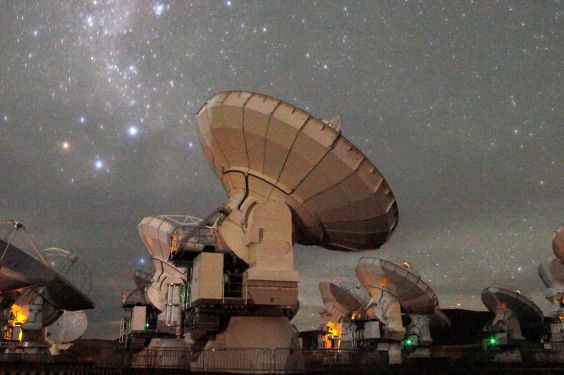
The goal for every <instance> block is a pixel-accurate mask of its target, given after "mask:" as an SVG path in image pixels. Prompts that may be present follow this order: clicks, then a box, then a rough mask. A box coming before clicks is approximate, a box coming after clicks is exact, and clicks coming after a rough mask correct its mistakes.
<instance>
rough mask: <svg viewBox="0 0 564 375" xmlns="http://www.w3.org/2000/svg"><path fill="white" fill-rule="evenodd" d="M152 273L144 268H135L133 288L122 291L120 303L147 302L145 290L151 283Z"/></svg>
mask: <svg viewBox="0 0 564 375" xmlns="http://www.w3.org/2000/svg"><path fill="white" fill-rule="evenodd" d="M151 279H152V275H151V274H150V273H149V272H147V271H145V270H135V272H134V273H133V282H134V283H135V289H133V290H131V291H129V292H127V293H124V296H123V299H122V304H123V305H136V304H141V305H144V304H145V303H147V301H146V298H145V290H146V288H147V287H148V286H150V285H151Z"/></svg>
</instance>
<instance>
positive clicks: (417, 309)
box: [355, 257, 439, 363]
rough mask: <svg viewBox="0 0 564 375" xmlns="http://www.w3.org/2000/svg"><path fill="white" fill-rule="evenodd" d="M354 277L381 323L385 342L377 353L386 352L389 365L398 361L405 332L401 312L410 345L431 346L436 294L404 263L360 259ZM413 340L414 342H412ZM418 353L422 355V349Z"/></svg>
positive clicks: (380, 345) (369, 308) (436, 301)
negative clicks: (408, 320)
mask: <svg viewBox="0 0 564 375" xmlns="http://www.w3.org/2000/svg"><path fill="white" fill-rule="evenodd" d="M355 271H356V275H357V277H358V279H359V280H360V282H361V284H362V285H363V286H364V288H366V290H367V291H368V293H369V294H370V296H371V299H370V302H369V303H368V307H367V308H368V310H369V312H371V313H372V315H373V316H374V317H375V318H376V319H377V320H378V321H379V322H380V323H382V324H383V337H382V339H384V340H385V341H387V342H381V343H379V344H378V350H385V351H388V354H389V358H390V363H400V362H401V351H400V342H401V341H402V340H403V338H404V335H405V333H406V330H405V328H404V327H403V323H402V318H401V313H402V311H403V312H404V313H406V314H409V315H410V318H411V322H412V323H411V325H410V327H409V330H410V331H409V335H410V343H411V344H410V345H421V346H428V345H430V344H431V342H432V340H431V334H430V330H429V322H430V319H431V316H432V314H433V313H434V312H435V310H436V309H437V308H438V305H439V302H438V299H437V296H436V294H435V292H434V291H433V290H432V289H431V288H430V287H429V286H428V285H427V284H426V283H425V282H424V281H423V280H422V279H421V276H419V274H418V273H417V271H416V270H415V269H414V268H413V266H412V265H411V263H409V262H407V261H403V262H400V263H399V264H396V263H394V262H392V261H389V260H385V259H379V258H369V257H363V258H360V260H359V262H358V264H357V266H356V268H355ZM415 341H416V342H415ZM418 354H421V355H425V353H423V352H422V351H421V350H420V351H419V353H418Z"/></svg>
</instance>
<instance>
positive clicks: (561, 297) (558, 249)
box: [538, 226, 564, 320]
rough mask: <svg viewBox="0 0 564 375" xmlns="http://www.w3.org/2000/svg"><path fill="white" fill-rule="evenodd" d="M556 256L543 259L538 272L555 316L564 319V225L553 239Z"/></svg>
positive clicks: (552, 313) (552, 314) (551, 312)
mask: <svg viewBox="0 0 564 375" xmlns="http://www.w3.org/2000/svg"><path fill="white" fill-rule="evenodd" d="M552 250H553V251H554V256H553V257H550V258H548V259H545V260H543V261H542V262H541V263H540V264H539V267H538V274H539V276H540V278H541V279H542V281H543V283H544V285H545V286H546V287H547V290H546V292H545V297H546V299H548V300H549V301H550V303H551V304H552V306H551V310H550V314H551V316H552V317H553V318H556V319H559V320H560V319H564V226H561V227H560V228H558V230H557V231H556V232H555V233H554V237H553V239H552Z"/></svg>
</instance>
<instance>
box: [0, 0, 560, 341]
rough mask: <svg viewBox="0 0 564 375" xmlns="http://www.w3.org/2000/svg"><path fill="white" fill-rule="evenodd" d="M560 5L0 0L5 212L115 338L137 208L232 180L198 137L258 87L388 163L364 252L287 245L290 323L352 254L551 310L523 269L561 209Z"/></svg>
mask: <svg viewBox="0 0 564 375" xmlns="http://www.w3.org/2000/svg"><path fill="white" fill-rule="evenodd" d="M563 12H564V6H563V3H562V2H560V1H548V0H546V1H530V2H505V1H499V2H494V1H484V2H479V1H465V2H458V1H450V0H446V1H422V2H417V1H390V2H384V1H367V2H361V1H356V0H355V1H305V2H302V1H294V0H288V1H257V2H243V1H240V0H226V1H194V2H191V1H178V2H174V1H166V0H144V1H131V0H119V1H117V0H116V1H112V0H90V1H63V2H58V1H41V2H34V1H31V0H29V1H27V0H26V1H15V0H0V181H1V183H0V219H2V218H4V219H7V218H14V219H18V220H21V221H23V222H25V223H27V225H28V229H29V230H30V232H31V233H32V236H33V238H34V240H35V241H36V242H37V243H38V244H39V245H40V246H41V247H50V246H57V247H61V248H65V249H68V250H71V251H73V252H74V253H76V254H77V255H79V256H80V258H81V259H82V261H83V262H84V264H85V265H86V266H88V268H89V269H90V271H91V273H92V285H93V287H92V291H91V293H90V294H91V296H92V298H93V299H94V300H95V302H96V303H97V308H96V309H95V310H93V311H91V312H89V319H90V326H89V330H88V332H87V336H88V337H106V338H115V337H117V335H118V329H117V327H118V326H117V322H118V320H119V319H120V317H121V314H122V312H121V310H120V303H121V293H122V291H123V290H127V289H132V288H133V281H132V273H133V271H134V270H135V269H136V268H143V267H146V268H150V265H149V264H148V263H149V258H148V256H147V255H148V253H147V251H146V250H145V249H144V246H143V244H142V242H141V240H140V238H139V236H138V233H137V228H136V225H137V223H138V222H139V221H140V220H141V219H142V218H143V217H144V216H147V215H157V214H190V215H194V216H199V217H204V216H206V215H207V214H208V213H210V212H211V211H212V210H213V209H215V208H216V207H218V206H219V205H221V204H222V203H223V201H224V200H225V198H226V195H225V193H224V191H223V188H222V186H221V184H220V182H219V180H218V179H217V178H216V176H215V175H214V174H213V172H212V170H211V168H209V166H208V164H207V162H206V160H205V158H204V156H203V154H202V150H201V148H200V145H199V143H198V140H197V135H196V130H195V126H194V125H195V113H196V112H197V111H198V110H199V108H200V107H201V106H202V105H203V103H204V102H205V101H206V100H207V99H208V98H209V97H211V96H212V95H213V94H215V93H216V92H219V91H223V90H229V89H245V90H254V91H258V92H262V93H265V94H268V95H271V96H274V97H277V98H280V99H282V100H285V101H288V102H290V103H292V104H295V105H297V106H299V107H302V108H303V109H305V110H308V111H310V112H311V113H312V114H313V115H316V116H318V117H322V118H330V117H333V116H335V115H339V114H340V115H342V117H343V122H344V124H343V127H342V132H343V134H344V135H345V136H346V137H347V138H349V139H350V140H351V141H352V142H353V143H355V144H356V145H357V146H358V147H359V148H360V149H361V150H362V151H363V152H364V153H365V154H366V155H367V156H368V157H369V158H370V159H371V160H372V161H373V162H374V164H375V165H376V166H377V167H378V169H379V170H380V171H381V172H382V174H383V175H384V176H385V177H386V179H387V181H388V182H389V184H390V186H391V188H392V190H393V192H394V193H395V196H396V199H397V201H398V206H399V212H400V220H399V226H398V228H397V230H396V232H395V233H394V235H393V236H392V238H391V240H390V241H389V242H388V243H387V244H385V245H384V246H383V247H382V248H381V249H380V250H378V251H368V252H364V253H340V252H334V251H329V250H324V249H321V248H316V247H302V246H297V247H296V251H295V259H296V268H297V270H298V271H299V272H300V273H301V277H302V279H301V283H300V300H301V306H302V307H301V311H300V313H299V314H298V316H297V317H296V318H295V319H294V321H293V322H294V323H295V324H296V325H297V326H298V327H299V328H301V329H308V328H312V327H316V326H317V325H318V324H320V323H321V318H320V317H319V315H318V311H319V310H321V309H322V306H321V304H322V302H321V299H320V297H319V293H318V289H317V284H318V282H319V280H321V279H331V278H339V279H342V280H346V281H354V280H355V276H354V271H353V270H354V266H355V264H356V263H357V261H358V259H359V257H360V256H376V255H378V256H395V257H398V258H404V259H409V260H410V261H412V262H413V264H414V265H415V267H416V268H417V269H418V270H419V272H420V273H421V275H422V276H423V277H424V279H425V280H427V281H428V282H429V284H430V285H431V286H432V287H433V288H434V289H435V290H436V292H437V294H438V296H439V300H440V302H441V305H442V306H443V307H445V308H455V307H462V308H471V309H485V308H484V306H483V305H482V303H481V300H480V292H481V290H482V289H483V288H485V287H487V286H490V285H494V284H495V285H502V286H508V287H513V288H519V289H521V290H523V291H524V292H525V293H526V294H528V295H529V296H531V297H532V298H533V299H534V300H535V301H536V302H537V303H538V304H539V305H540V307H541V308H543V309H544V310H545V311H547V310H548V303H547V302H545V301H544V298H543V296H542V295H543V292H544V288H543V286H542V283H541V281H540V279H539V278H538V276H537V274H536V267H537V264H538V262H539V261H541V260H542V259H544V258H546V257H548V256H550V255H551V254H552V251H551V238H552V233H553V232H554V230H555V229H556V228H557V227H558V225H559V224H562V223H563V222H564V197H563V193H562V192H563V191H564V168H563V164H564V152H563V149H564V147H563V145H564V132H563V131H562V130H563V129H562V128H563V124H564V113H563V110H562V105H561V104H562V87H563V77H562V72H563V69H562V65H563V56H564V54H563V50H562V45H563V41H562V39H563V35H562V31H563V30H564V28H563V27H562V17H563Z"/></svg>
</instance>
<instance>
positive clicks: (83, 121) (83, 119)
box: [78, 116, 86, 124]
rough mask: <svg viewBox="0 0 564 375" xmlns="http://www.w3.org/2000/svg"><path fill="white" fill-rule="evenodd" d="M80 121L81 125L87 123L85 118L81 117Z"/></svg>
mask: <svg viewBox="0 0 564 375" xmlns="http://www.w3.org/2000/svg"><path fill="white" fill-rule="evenodd" d="M78 121H80V123H81V124H84V123H85V122H86V118H85V117H84V116H80V118H79V119H78Z"/></svg>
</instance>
